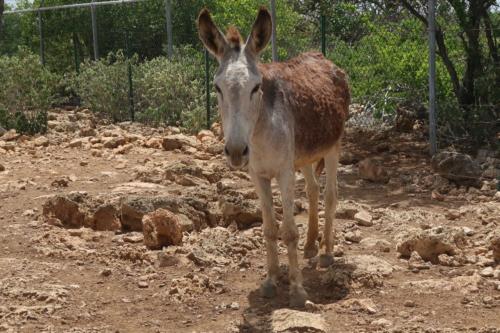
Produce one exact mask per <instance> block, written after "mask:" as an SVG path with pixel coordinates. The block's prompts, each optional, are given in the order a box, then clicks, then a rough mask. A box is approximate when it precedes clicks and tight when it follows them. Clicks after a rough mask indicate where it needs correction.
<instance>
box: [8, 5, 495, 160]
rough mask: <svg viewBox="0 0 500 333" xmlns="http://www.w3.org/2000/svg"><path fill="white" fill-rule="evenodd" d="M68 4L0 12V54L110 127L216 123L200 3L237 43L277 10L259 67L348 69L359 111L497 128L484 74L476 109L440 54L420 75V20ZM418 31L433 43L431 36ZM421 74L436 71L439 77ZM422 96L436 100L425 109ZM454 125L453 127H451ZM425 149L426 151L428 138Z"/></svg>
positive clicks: (334, 12)
mask: <svg viewBox="0 0 500 333" xmlns="http://www.w3.org/2000/svg"><path fill="white" fill-rule="evenodd" d="M73 1H74V0H35V3H34V4H26V3H24V2H20V4H21V7H19V8H16V9H15V10H8V11H6V12H5V15H4V19H3V20H4V22H3V27H2V34H1V36H0V55H9V54H16V53H18V50H19V47H24V48H27V49H29V50H30V51H31V52H32V53H36V54H38V55H39V57H40V61H41V62H42V63H43V64H44V65H45V68H46V69H48V70H49V71H50V72H51V73H56V74H58V75H60V76H62V77H63V79H62V80H59V82H60V84H59V87H58V89H59V90H60V91H59V95H60V96H63V97H65V102H68V101H69V102H71V103H73V104H78V102H79V101H80V102H81V103H82V105H84V106H88V107H90V108H91V109H92V110H93V111H95V112H97V113H102V114H106V115H107V116H109V117H110V118H112V119H113V120H115V121H124V120H135V121H142V122H147V123H155V124H159V123H167V124H178V125H180V126H183V127H187V128H191V129H193V130H196V129H199V128H201V127H207V126H209V125H210V123H211V121H213V120H214V119H215V117H216V112H213V110H214V109H215V104H216V98H215V92H214V91H213V87H212V85H211V80H212V78H213V75H214V72H215V70H216V67H217V63H216V61H215V60H214V59H213V58H212V57H211V56H209V55H208V53H206V51H205V50H204V49H203V47H202V45H201V43H200V42H199V40H198V34H197V30H196V25H195V21H196V16H197V14H198V12H199V11H200V9H201V8H203V7H205V6H206V7H208V8H209V9H211V10H212V12H213V14H214V19H215V21H216V22H217V23H218V24H219V26H220V27H221V28H222V29H224V28H225V27H226V26H227V24H230V23H233V24H235V25H236V26H238V27H239V28H241V29H242V34H243V35H244V36H246V35H247V34H248V33H249V29H250V27H251V24H252V22H253V20H254V18H255V14H256V9H257V8H258V7H259V5H267V6H268V8H271V9H273V8H275V9H276V10H275V13H274V16H275V17H276V24H275V25H274V27H275V28H276V34H275V36H274V37H275V38H273V40H274V39H275V40H276V41H275V44H274V46H275V47H274V48H271V47H269V48H267V49H266V51H265V52H264V53H263V54H262V61H263V62H268V61H271V60H273V58H274V57H275V58H277V59H278V60H286V59H289V58H291V57H293V56H295V55H297V54H299V53H301V52H303V51H310V50H316V51H320V50H321V51H322V52H323V53H324V54H326V55H327V57H328V58H329V59H331V60H333V62H334V63H336V64H337V65H339V66H340V67H342V68H344V69H346V71H347V73H348V74H349V76H350V81H351V89H352V95H353V102H355V103H360V104H362V105H363V110H364V111H365V113H370V114H373V115H375V116H377V117H380V118H382V119H384V118H394V115H395V114H397V112H396V111H397V109H398V108H399V106H401V105H402V106H403V107H406V108H409V109H422V108H424V109H425V111H426V112H424V118H429V119H430V120H431V121H430V124H431V130H430V133H435V132H436V131H433V130H432V128H433V127H434V126H433V125H434V124H436V122H434V121H432V120H433V116H432V115H433V110H434V108H433V105H434V103H437V104H438V105H439V108H438V109H439V112H440V116H441V117H440V118H439V119H438V122H437V124H438V125H439V126H438V127H440V131H439V133H438V134H439V136H440V138H441V139H442V140H446V141H451V140H454V137H461V138H464V140H468V138H469V137H470V136H471V135H472V136H477V137H484V135H483V134H481V133H483V132H488V133H490V132H493V131H494V130H495V126H498V121H496V122H495V121H493V122H492V121H491V119H495V114H497V113H498V105H495V100H496V99H494V98H491V97H489V96H493V95H494V93H495V89H496V90H498V89H497V87H495V85H494V84H493V85H492V84H491V82H493V79H491V78H490V77H488V76H486V75H485V76H484V79H483V78H481V80H478V81H476V82H477V85H476V86H475V89H481V91H482V92H481V94H477V96H480V97H481V98H482V100H485V101H488V103H485V102H483V101H482V100H478V101H475V102H474V103H473V105H472V107H473V108H474V109H472V107H471V105H462V104H460V102H459V103H457V101H456V96H454V95H453V89H454V88H453V87H452V84H451V82H450V75H449V73H448V72H447V69H448V67H447V65H445V64H444V62H443V61H442V60H441V59H440V57H438V61H437V63H436V67H433V66H429V61H428V57H429V54H434V52H433V51H432V50H431V51H430V52H429V47H428V46H429V45H431V46H432V45H434V44H435V43H434V42H433V40H430V43H428V41H427V38H426V34H424V33H423V31H424V29H425V28H424V27H425V26H426V25H425V24H422V22H420V21H419V19H418V18H417V19H415V18H413V19H408V18H404V17H403V18H398V19H394V20H393V21H391V18H390V17H389V20H385V18H384V21H377V18H374V14H373V13H371V14H370V13H368V12H367V11H366V10H365V12H364V13H365V14H363V10H361V9H360V8H358V7H356V4H355V3H356V2H349V1H344V2H339V3H338V4H336V5H335V6H333V9H332V8H324V7H321V6H317V7H315V8H313V11H312V12H311V11H309V10H304V9H302V11H300V10H297V6H301V5H304V4H305V3H306V2H303V1H273V0H271V1H270V0H253V1H251V0H248V1H242V2H238V1H216V0H186V1H172V0H111V1H98V2H91V3H73ZM77 1H80V0H77ZM82 1H83V0H82ZM429 1H430V4H429V6H428V8H433V7H434V1H433V0H429ZM23 3H24V5H25V6H27V8H24V7H22V4H23ZM311 3H313V2H311ZM273 4H274V5H273ZM367 13H368V14H367ZM429 14H432V11H429ZM375 16H376V15H375ZM430 22H432V19H431V21H430ZM442 28H443V27H442V26H441V29H442ZM447 29H449V30H450V33H448V34H447V35H446V38H448V39H449V40H448V41H447V42H449V45H452V46H453V48H454V49H453V50H452V52H451V51H450V54H451V56H452V57H455V58H452V59H451V61H453V62H455V63H456V67H457V68H458V69H460V68H461V67H463V62H464V60H463V59H464V58H463V56H464V50H463V49H460V45H461V44H460V40H459V37H457V36H459V34H458V33H459V32H460V29H459V26H458V25H457V24H456V23H454V24H450V27H449V28H447ZM427 30H428V32H429V36H432V35H433V32H434V31H433V29H432V27H430V28H429V29H427ZM490 30H491V31H492V32H496V31H497V30H496V28H492V29H490ZM453 38H454V39H453ZM273 49H274V51H275V52H273ZM433 62H434V60H432V59H431V61H430V64H432V63H433ZM429 68H431V69H432V68H435V72H436V75H432V72H433V71H432V70H429ZM429 73H430V74H431V75H429ZM486 73H494V71H486ZM490 75H491V76H492V75H493V74H490ZM433 83H434V84H433ZM433 87H434V88H433ZM429 88H430V89H429ZM433 91H435V92H436V94H434V93H433ZM483 96H487V97H483ZM430 97H434V98H432V100H431V102H430V103H429V102H428V100H429V98H430ZM491 101H493V102H491ZM0 102H1V101H0ZM1 108H2V105H1V103H0V111H1ZM468 110H471V111H468ZM429 111H430V112H429ZM467 112H469V113H470V114H471V115H472V116H471V117H469V118H467V119H466V117H463V116H462V114H465V113H467ZM429 114H430V115H429ZM461 118H463V119H466V121H464V122H463V124H464V126H463V127H464V128H465V129H464V130H462V129H461V128H460V127H459V125H460V121H461V120H462V119H461ZM454 119H456V121H455V120H454ZM497 119H498V117H497ZM369 120H370V121H369V123H370V124H373V122H372V120H373V119H371V118H370V119H369ZM452 120H453V121H455V125H453V126H451V127H450V128H451V130H448V127H447V124H448V123H450V121H452ZM457 124H458V126H457ZM471 124H472V125H474V126H471ZM485 129H487V131H485ZM457 131H458V132H459V133H461V134H456V133H457ZM473 131H475V132H473ZM463 133H468V134H469V135H468V136H467V135H463ZM449 137H452V138H451V139H449ZM430 140H431V141H432V145H431V146H432V147H433V150H435V148H436V139H435V138H434V135H432V134H431V139H430ZM478 141H479V140H478Z"/></svg>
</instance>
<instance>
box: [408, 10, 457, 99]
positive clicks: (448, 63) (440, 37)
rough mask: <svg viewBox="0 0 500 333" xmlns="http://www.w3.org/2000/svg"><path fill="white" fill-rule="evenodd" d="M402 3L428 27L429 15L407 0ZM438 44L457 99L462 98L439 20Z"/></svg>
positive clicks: (439, 53)
mask: <svg viewBox="0 0 500 333" xmlns="http://www.w3.org/2000/svg"><path fill="white" fill-rule="evenodd" d="M401 3H402V5H403V7H404V8H406V9H407V10H408V11H409V12H410V13H411V14H412V15H413V16H415V17H416V18H417V19H418V20H420V21H421V22H422V23H423V24H424V25H425V27H428V24H429V22H427V17H425V16H424V15H423V14H421V13H420V12H419V11H418V10H417V9H416V8H415V7H413V6H412V5H411V4H410V3H409V2H408V1H407V0H401ZM436 45H437V50H436V53H437V55H439V57H440V58H441V60H442V61H443V64H444V66H445V67H446V70H447V71H448V75H449V76H450V80H451V83H452V85H453V93H454V94H455V96H456V97H457V100H460V79H459V78H458V73H457V70H456V69H455V65H454V64H453V62H452V61H451V59H450V57H449V55H448V49H447V48H446V43H445V40H444V34H443V31H442V30H441V27H440V26H439V24H437V22H436Z"/></svg>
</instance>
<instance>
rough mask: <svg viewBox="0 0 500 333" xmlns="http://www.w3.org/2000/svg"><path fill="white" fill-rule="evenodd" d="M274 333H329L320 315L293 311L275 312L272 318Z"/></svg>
mask: <svg viewBox="0 0 500 333" xmlns="http://www.w3.org/2000/svg"><path fill="white" fill-rule="evenodd" d="M271 322H272V332H273V333H285V332H286V333H300V332H304V333H305V332H307V333H327V332H330V330H329V327H328V325H327V323H326V320H325V319H324V318H323V317H322V316H321V315H320V314H315V313H309V312H302V311H296V310H291V309H279V310H275V311H274V312H273V314H272V316H271Z"/></svg>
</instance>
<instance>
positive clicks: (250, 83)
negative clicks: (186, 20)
mask: <svg viewBox="0 0 500 333" xmlns="http://www.w3.org/2000/svg"><path fill="white" fill-rule="evenodd" d="M198 31H199V35H200V39H201V41H202V42H203V44H204V45H205V47H206V48H207V49H208V51H210V53H212V54H213V55H214V56H215V57H216V58H217V60H218V61H219V69H218V70H217V73H216V74H215V79H214V85H215V89H216V90H217V99H218V102H219V109H220V112H221V116H222V127H223V130H224V139H225V142H226V146H225V148H224V152H225V154H226V157H227V159H228V162H229V164H230V165H231V166H232V167H234V168H242V167H244V166H245V165H246V164H247V163H248V157H249V154H250V150H249V147H248V144H249V141H250V138H251V136H252V134H253V131H254V128H255V124H256V122H257V119H258V109H259V106H260V103H261V100H262V91H261V89H260V87H261V83H262V77H261V75H260V74H259V71H258V69H257V62H258V58H259V54H260V52H261V51H262V50H263V49H264V48H265V47H266V45H267V43H268V42H269V39H270V37H271V31H272V21H271V15H270V14H269V11H268V10H267V9H266V8H264V7H261V9H260V10H259V13H258V14H257V19H256V20H255V22H254V24H253V27H252V31H251V32H250V35H249V36H248V39H247V40H246V42H245V43H243V40H242V38H241V35H240V33H239V31H238V30H237V29H236V28H235V27H230V28H229V29H228V31H227V34H226V36H224V35H223V34H222V33H221V31H220V30H219V29H218V28H217V26H216V25H215V24H214V22H213V21H212V18H211V17H210V13H209V12H208V10H207V9H203V10H202V11H201V13H200V15H199V16H198Z"/></svg>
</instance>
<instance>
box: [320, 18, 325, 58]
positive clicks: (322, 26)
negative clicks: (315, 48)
mask: <svg viewBox="0 0 500 333" xmlns="http://www.w3.org/2000/svg"><path fill="white" fill-rule="evenodd" d="M321 53H323V55H324V56H326V18H325V15H321Z"/></svg>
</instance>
